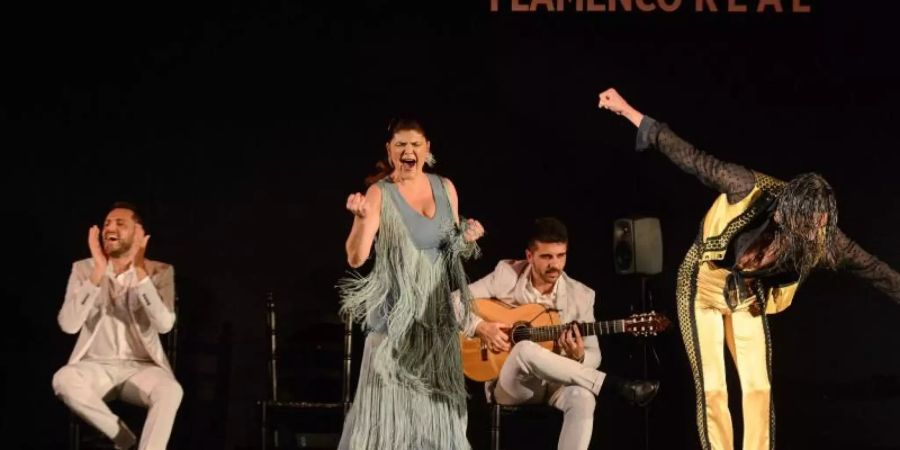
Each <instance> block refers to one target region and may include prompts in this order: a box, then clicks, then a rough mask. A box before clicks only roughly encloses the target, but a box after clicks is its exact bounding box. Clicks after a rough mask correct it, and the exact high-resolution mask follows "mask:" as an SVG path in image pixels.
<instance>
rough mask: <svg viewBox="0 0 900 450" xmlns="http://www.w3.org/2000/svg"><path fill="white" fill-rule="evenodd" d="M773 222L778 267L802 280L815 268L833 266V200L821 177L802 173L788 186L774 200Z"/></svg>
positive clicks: (835, 202) (835, 257) (832, 192)
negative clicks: (798, 275) (797, 275)
mask: <svg viewBox="0 0 900 450" xmlns="http://www.w3.org/2000/svg"><path fill="white" fill-rule="evenodd" d="M825 216H827V219H825V221H824V222H823V221H822V219H823V217H825ZM775 220H776V222H778V228H777V231H776V233H775V244H776V245H777V248H778V249H779V257H778V263H779V264H784V265H786V266H787V267H790V268H792V269H794V270H795V271H796V272H797V273H798V274H800V275H801V276H802V277H806V275H808V274H809V272H810V271H812V269H813V268H815V267H817V266H821V267H823V268H827V269H834V268H835V267H836V266H837V261H838V257H837V248H836V247H837V246H836V245H835V242H836V236H837V220H838V209H837V200H836V199H835V196H834V191H833V190H832V189H831V185H829V184H828V182H827V181H825V179H824V178H822V176H821V175H819V174H816V173H806V174H803V175H800V176H797V177H795V178H794V179H792V180H791V181H790V182H788V183H787V184H786V185H785V186H784V188H783V190H782V191H781V194H780V195H779V196H778V200H777V203H776V205H775Z"/></svg>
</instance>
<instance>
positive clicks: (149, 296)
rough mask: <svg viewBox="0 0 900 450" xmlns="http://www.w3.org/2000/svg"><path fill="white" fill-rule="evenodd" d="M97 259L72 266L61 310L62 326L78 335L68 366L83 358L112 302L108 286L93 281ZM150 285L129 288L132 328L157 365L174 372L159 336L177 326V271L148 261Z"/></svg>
mask: <svg viewBox="0 0 900 450" xmlns="http://www.w3.org/2000/svg"><path fill="white" fill-rule="evenodd" d="M94 265H95V264H94V260H93V259H91V258H88V259H83V260H81V261H77V262H75V263H74V264H72V274H71V275H70V276H69V283H68V286H67V287H66V298H65V300H64V301H63V305H62V308H60V310H59V315H58V316H57V321H58V322H59V327H60V328H62V330H63V331H64V332H66V333H69V334H75V333H79V334H78V341H77V342H76V343H75V349H74V350H73V351H72V355H71V356H70V357H69V364H73V363H76V362H78V361H80V360H81V358H83V357H84V355H85V353H87V351H88V348H90V346H91V343H93V341H94V337H95V336H96V333H97V329H98V327H97V325H98V324H99V323H100V320H101V319H102V318H103V317H104V316H105V315H106V314H107V313H106V308H104V307H103V306H104V305H106V304H107V303H108V302H109V301H110V298H109V297H110V295H109V284H108V283H107V282H106V280H104V282H102V283H100V286H95V285H94V284H93V283H91V281H90V276H91V273H92V272H93V271H94ZM145 265H146V268H147V276H148V278H150V282H149V283H141V284H139V285H138V286H135V287H133V288H130V289H129V290H128V294H127V295H126V301H127V302H128V311H129V313H130V316H131V321H130V322H131V324H130V325H131V326H132V328H133V329H134V331H136V334H137V335H138V336H140V342H141V343H142V344H143V345H144V349H145V350H146V351H147V353H148V354H149V355H150V358H152V359H153V362H155V363H156V364H157V365H158V366H160V367H162V368H163V369H166V370H168V371H169V372H171V371H172V368H171V366H170V365H169V360H168V359H167V358H166V353H165V351H164V349H163V347H162V343H161V342H160V340H159V334H160V333H168V332H169V330H171V329H172V326H173V325H174V324H175V269H174V268H173V267H172V266H171V265H169V264H165V263H161V262H158V261H151V260H146V261H145Z"/></svg>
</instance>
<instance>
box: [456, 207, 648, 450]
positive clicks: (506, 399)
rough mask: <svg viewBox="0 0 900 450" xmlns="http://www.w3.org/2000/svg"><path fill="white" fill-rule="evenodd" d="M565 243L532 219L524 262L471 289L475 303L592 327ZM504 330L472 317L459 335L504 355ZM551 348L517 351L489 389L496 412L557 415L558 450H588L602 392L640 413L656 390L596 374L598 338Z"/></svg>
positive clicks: (526, 346) (586, 293) (561, 229)
mask: <svg viewBox="0 0 900 450" xmlns="http://www.w3.org/2000/svg"><path fill="white" fill-rule="evenodd" d="M568 241H569V239H568V233H567V231H566V226H565V225H564V224H563V223H562V222H560V221H559V220H557V219H555V218H541V219H537V220H536V221H535V222H534V229H533V231H532V233H531V235H530V238H529V240H528V247H527V248H526V249H525V256H526V258H527V259H526V260H521V261H513V260H504V261H500V263H499V264H497V267H496V269H494V272H493V273H490V274H488V275H487V276H486V277H484V278H482V279H480V280H478V281H476V282H474V283H472V284H470V285H469V289H470V290H471V291H472V296H473V297H474V298H496V299H502V300H503V301H504V302H507V303H509V304H510V305H513V306H516V305H525V304H529V303H541V304H544V305H546V306H548V307H550V308H553V309H557V310H559V315H560V320H561V321H562V322H563V323H571V322H594V291H593V290H592V289H590V288H589V287H587V286H585V285H584V284H582V283H579V282H578V281H575V280H573V279H572V278H570V277H569V276H568V275H566V273H565V272H563V268H564V267H565V265H566V252H567V249H568ZM457 298H458V293H456V292H455V293H454V299H457ZM509 329H510V324H507V323H499V322H488V321H485V320H482V319H481V318H479V317H477V316H475V315H474V314H472V315H471V316H470V317H469V318H468V320H466V321H465V330H464V332H465V334H466V335H467V336H468V337H473V336H474V335H477V336H478V337H479V338H481V340H482V342H483V343H485V344H486V346H487V348H488V349H489V350H490V351H492V352H501V351H510V339H509ZM556 346H557V347H558V348H559V349H560V353H559V354H557V353H554V352H552V351H550V350H547V349H546V348H544V347H542V346H540V345H538V344H537V343H534V342H531V341H528V340H525V341H522V342H519V343H517V344H515V346H514V347H513V348H512V350H511V352H510V354H509V357H508V358H507V359H506V362H505V363H504V364H503V367H502V369H501V370H500V376H499V378H498V379H497V380H496V381H495V382H492V383H489V384H488V385H487V386H486V388H487V390H488V392H491V391H493V396H494V401H496V402H497V403H500V404H504V405H519V404H526V403H546V404H549V405H550V406H553V407H555V408H557V409H559V410H561V411H562V412H563V425H562V430H561V431H560V436H559V445H558V448H559V449H587V448H588V444H589V443H590V440H591V431H592V429H593V421H594V405H595V404H596V400H595V399H596V396H597V394H599V392H600V388H601V386H604V389H612V390H614V391H615V392H617V393H619V394H621V395H623V396H624V397H625V398H626V399H628V400H629V401H630V402H631V403H633V404H636V405H639V406H645V405H647V404H648V403H650V401H651V400H652V399H653V397H654V396H655V395H656V392H657V390H658V389H659V382H657V381H626V380H623V379H621V378H619V377H616V376H615V375H611V374H606V373H603V372H601V371H599V370H597V368H598V367H599V366H600V343H599V341H598V339H597V337H596V336H588V337H585V338H582V336H581V334H580V332H579V330H578V327H574V326H573V327H571V328H570V329H569V330H568V331H566V332H565V333H563V334H562V335H561V336H560V338H559V340H558V341H557V345H556Z"/></svg>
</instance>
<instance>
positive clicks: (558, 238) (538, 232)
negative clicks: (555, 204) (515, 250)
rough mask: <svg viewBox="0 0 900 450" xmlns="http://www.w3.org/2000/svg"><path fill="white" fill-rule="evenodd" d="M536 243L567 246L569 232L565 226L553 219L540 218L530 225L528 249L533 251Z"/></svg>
mask: <svg viewBox="0 0 900 450" xmlns="http://www.w3.org/2000/svg"><path fill="white" fill-rule="evenodd" d="M538 242H543V243H545V244H567V243H568V242H569V232H568V231H567V230H566V226H565V224H563V223H562V222H561V221H560V220H559V219H557V218H555V217H541V218H539V219H536V220H535V221H534V223H533V224H532V228H531V235H530V236H529V237H528V248H529V249H533V248H534V247H535V246H536V245H537V243H538Z"/></svg>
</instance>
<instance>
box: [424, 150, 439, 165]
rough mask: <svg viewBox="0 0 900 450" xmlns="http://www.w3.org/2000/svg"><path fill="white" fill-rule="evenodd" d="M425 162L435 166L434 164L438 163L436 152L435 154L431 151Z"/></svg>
mask: <svg viewBox="0 0 900 450" xmlns="http://www.w3.org/2000/svg"><path fill="white" fill-rule="evenodd" d="M425 164H426V165H427V166H428V167H434V165H435V164H437V160H436V159H434V154H433V153H430V152H429V153H428V156H426V157H425Z"/></svg>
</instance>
